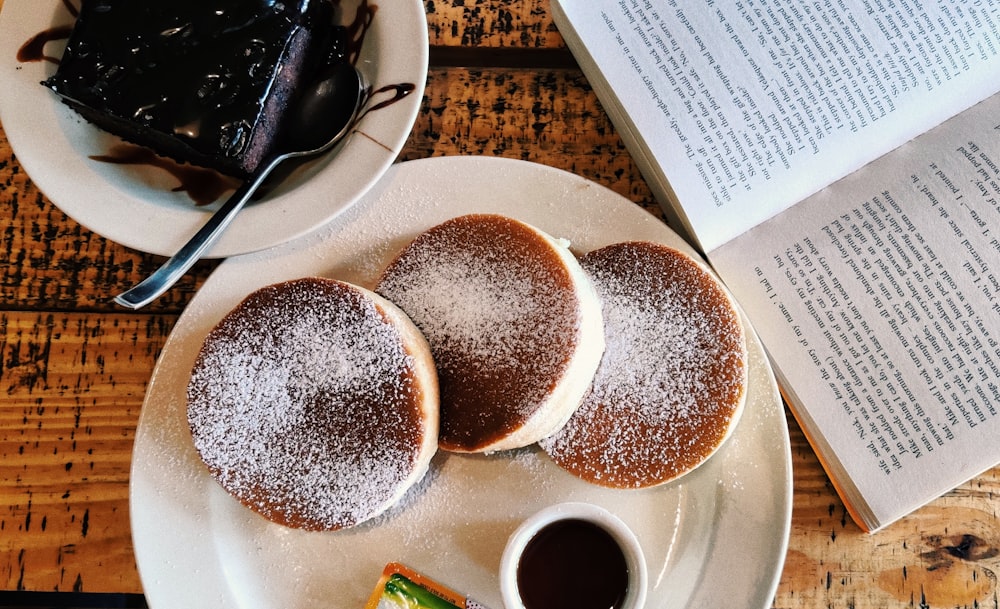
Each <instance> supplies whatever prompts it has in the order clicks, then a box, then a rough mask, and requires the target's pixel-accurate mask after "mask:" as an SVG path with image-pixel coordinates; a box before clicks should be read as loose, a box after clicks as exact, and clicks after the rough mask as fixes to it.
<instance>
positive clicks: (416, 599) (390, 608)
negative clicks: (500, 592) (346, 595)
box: [365, 562, 486, 609]
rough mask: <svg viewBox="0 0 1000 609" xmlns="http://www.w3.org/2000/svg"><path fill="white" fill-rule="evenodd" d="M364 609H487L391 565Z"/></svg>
mask: <svg viewBox="0 0 1000 609" xmlns="http://www.w3.org/2000/svg"><path fill="white" fill-rule="evenodd" d="M365 609H486V607H484V606H483V605H481V604H479V603H477V602H476V601H474V600H472V599H470V598H468V597H466V596H465V595H463V594H460V593H458V592H455V591H454V590H452V589H450V588H448V587H446V586H444V585H442V584H440V583H438V582H436V581H434V580H432V579H430V578H429V577H425V576H424V575H421V574H420V573H417V572H416V571H414V570H412V569H410V568H409V567H407V566H406V565H403V564H400V563H396V562H391V563H389V564H387V565H386V566H385V569H383V571H382V577H381V578H379V580H378V584H377V585H376V586H375V590H374V591H373V592H372V595H371V597H369V599H368V603H367V604H366V605H365Z"/></svg>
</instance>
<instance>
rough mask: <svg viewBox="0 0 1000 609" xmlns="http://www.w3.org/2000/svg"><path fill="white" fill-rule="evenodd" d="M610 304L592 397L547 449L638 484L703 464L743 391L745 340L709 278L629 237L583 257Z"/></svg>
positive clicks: (607, 476)
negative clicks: (629, 239)
mask: <svg viewBox="0 0 1000 609" xmlns="http://www.w3.org/2000/svg"><path fill="white" fill-rule="evenodd" d="M582 264H583V266H584V269H585V270H587V272H588V273H589V274H590V275H591V279H592V280H593V282H594V285H595V287H596V288H597V291H598V293H599V294H600V296H601V300H602V303H603V306H604V323H605V341H606V348H605V352H604V357H603V359H602V360H601V365H600V367H599V368H598V371H597V375H596V376H595V379H594V383H593V386H592V390H591V393H590V394H589V395H588V396H587V398H586V399H585V401H584V403H583V404H582V405H581V406H580V408H579V410H577V412H576V414H574V416H573V417H572V418H571V419H570V421H569V423H568V424H567V425H566V426H565V427H564V428H563V429H562V430H561V431H560V432H558V433H557V434H555V435H554V436H552V437H550V438H548V439H546V440H543V441H542V446H543V448H544V449H545V450H546V451H547V452H548V453H549V454H550V456H552V457H553V459H554V460H555V461H556V462H557V463H559V464H560V465H562V466H563V467H565V468H567V469H568V470H570V471H572V472H574V473H576V474H578V475H580V476H581V477H584V478H585V479H590V480H591V481H593V482H596V483H599V484H603V485H607V486H615V487H629V488H631V487H641V486H649V485H651V484H658V483H661V482H664V481H667V480H670V479H673V478H675V477H677V476H679V475H681V474H683V473H685V472H687V471H689V470H691V469H693V468H694V467H696V466H697V465H698V464H700V463H701V462H702V461H704V459H706V458H707V456H708V455H709V454H710V453H711V452H712V451H713V450H714V449H715V448H716V447H717V446H718V445H719V444H720V443H721V442H722V441H723V440H724V439H725V437H726V436H727V435H728V433H729V431H730V429H731V424H732V423H733V420H734V418H735V417H736V416H737V414H738V412H739V409H740V407H741V406H742V402H743V399H744V395H745V386H746V382H747V370H746V368H747V363H746V351H745V338H744V336H743V331H742V325H741V323H740V321H739V317H738V314H737V312H736V311H735V310H734V309H733V307H732V306H731V304H730V303H729V301H728V299H727V297H726V295H725V294H724V292H722V289H721V288H720V287H718V285H717V284H716V283H715V282H714V280H713V279H712V278H711V276H710V275H709V274H708V273H707V271H705V270H704V269H702V268H701V267H699V266H698V265H696V264H695V263H694V262H693V261H692V260H690V259H689V258H687V257H686V256H684V255H683V254H681V253H679V252H676V251H674V250H671V249H669V248H667V247H665V246H658V245H653V244H647V243H623V244H617V245H613V246H609V247H606V248H602V249H600V250H597V251H595V252H592V253H590V254H587V255H586V256H584V257H583V259H582Z"/></svg>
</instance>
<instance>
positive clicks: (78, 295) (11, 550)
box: [0, 0, 1000, 609]
mask: <svg viewBox="0 0 1000 609" xmlns="http://www.w3.org/2000/svg"><path fill="white" fill-rule="evenodd" d="M15 1H32V0H8V2H15ZM2 4H3V2H2V0H0V6H2ZM425 6H426V9H427V19H428V32H429V35H430V43H431V46H432V49H431V58H432V65H431V70H430V74H429V77H428V83H427V89H426V92H425V96H424V99H423V103H422V107H421V110H420V114H419V117H418V119H417V122H416V125H415V126H414V129H413V132H412V134H411V137H410V138H409V140H408V142H407V143H406V146H405V148H404V150H403V151H402V154H401V155H400V161H403V160H409V159H417V158H423V157H428V156H441V155H456V154H472V155H489V156H502V157H508V158H517V159H524V160H529V161H535V162H539V163H544V164H547V165H551V166H554V167H558V168H561V169H566V170H568V171H572V172H575V173H578V174H580V175H582V176H585V177H587V178H590V179H592V180H594V181H596V182H599V183H601V184H604V185H606V186H608V187H609V188H612V189H613V190H615V191H617V192H619V193H620V194H622V195H624V196H626V197H628V198H629V199H631V200H633V201H635V202H636V204H637V205H641V206H642V207H644V208H645V209H647V210H648V211H649V213H651V214H654V215H657V216H660V212H659V210H658V208H657V206H656V204H655V202H654V201H653V199H652V196H651V195H650V193H649V190H648V188H647V187H646V185H645V183H644V182H643V180H642V177H641V176H640V175H639V173H638V171H637V169H636V167H635V164H634V163H633V162H632V160H631V158H630V156H629V155H628V153H627V151H626V150H625V149H624V147H623V145H622V143H621V140H620V139H619V137H618V135H617V133H616V132H615V129H614V127H613V126H612V125H611V123H610V122H609V121H608V118H607V116H606V115H605V114H604V112H603V110H602V109H601V106H600V104H599V102H598V101H597V99H596V97H595V96H594V94H593V92H592V91H591V89H590V87H589V85H588V83H587V80H586V78H584V76H583V75H582V74H581V73H580V71H579V70H578V69H577V68H576V66H575V64H574V63H573V61H572V57H571V56H569V55H568V53H567V52H566V50H565V48H564V47H563V46H562V40H561V38H560V37H559V34H558V32H557V31H556V29H555V27H554V26H553V24H552V21H551V17H550V15H549V7H548V1H547V0H520V1H518V0H514V1H505V0H445V1H440V0H426V2H425ZM5 61H10V58H5ZM161 261H162V259H161V258H158V257H156V256H151V255H147V254H142V253H139V252H136V251H133V250H129V249H127V248H125V247H123V246H120V245H118V244H116V243H112V242H109V241H107V240H105V239H103V238H102V237H100V236H98V235H95V234H94V233H91V232H89V231H88V230H86V229H84V228H82V227H81V226H79V225H78V224H77V223H75V222H74V221H73V220H71V219H69V218H67V217H66V216H65V214H63V213H62V212H61V211H59V209H58V208H56V207H55V206H53V205H52V203H51V202H50V201H48V200H47V199H46V197H45V196H44V195H43V194H42V193H40V192H39V191H38V189H37V188H36V187H35V185H34V184H33V183H32V181H31V178H30V176H28V175H26V174H25V173H24V171H23V169H22V168H21V166H20V165H19V163H18V161H17V158H16V156H15V155H14V153H13V151H12V150H11V147H10V145H9V143H8V142H7V139H6V136H5V135H4V134H3V131H2V126H0V267H2V282H0V590H35V591H89V592H129V593H140V592H141V591H142V584H141V582H140V579H139V575H138V573H137V571H136V566H135V561H134V558H133V555H132V545H131V536H130V532H129V518H128V480H129V461H130V457H131V450H132V441H133V438H134V434H135V428H136V423H137V420H138V415H139V412H140V410H141V407H142V399H143V394H144V392H145V388H146V384H147V382H148V380H149V377H150V374H151V372H152V370H153V366H154V365H155V361H156V358H157V356H158V355H159V352H160V350H161V348H162V347H163V344H164V341H165V340H166V337H167V336H168V334H169V333H170V331H171V329H172V328H173V325H174V324H175V323H176V320H177V318H178V315H179V314H180V313H181V311H183V309H184V307H185V306H186V304H187V303H188V302H189V301H190V298H191V296H192V295H193V294H194V292H195V291H196V290H197V289H198V287H199V286H200V285H201V284H202V283H203V282H204V281H205V279H206V278H207V277H208V275H209V273H210V272H211V270H212V269H213V268H214V267H215V265H216V264H217V263H216V262H212V261H208V262H202V263H199V264H198V265H197V266H196V267H195V269H194V270H193V271H192V272H191V273H190V274H189V275H188V277H186V278H185V279H184V281H183V282H182V283H181V284H180V285H178V286H177V287H176V288H175V289H174V290H172V291H171V292H169V293H168V294H167V295H166V296H165V297H164V298H162V299H161V300H159V301H157V302H156V303H155V304H154V305H152V306H150V307H149V308H147V309H144V310H143V311H141V312H124V311H122V310H121V309H118V308H116V307H115V306H113V304H112V303H111V302H110V299H109V296H110V295H111V294H114V293H116V292H118V291H120V290H121V289H123V288H125V287H127V286H129V285H131V284H132V283H134V282H135V281H137V280H139V279H140V278H141V277H143V276H144V275H145V274H147V273H148V272H150V271H151V270H152V269H153V268H154V267H155V266H156V265H157V264H158V263H159V262H161ZM789 428H790V430H789V432H790V434H791V443H792V462H793V468H794V485H795V486H794V512H793V516H792V532H791V539H790V542H789V549H788V554H787V559H786V562H785V565H784V570H783V572H782V577H781V583H780V585H779V588H778V591H777V594H776V596H775V599H774V606H775V607H780V608H814V607H837V608H845V609H847V608H866V609H867V608H882V607H933V608H937V607H942V608H943V607H962V608H972V607H997V606H998V605H1000V600H998V599H1000V596H998V582H997V574H998V572H1000V521H998V515H997V507H998V505H1000V502H998V498H997V493H998V492H1000V469H993V470H991V471H988V472H986V473H984V474H983V475H981V476H979V477H977V478H975V479H974V480H971V481H969V482H968V483H966V484H963V485H962V486H960V487H959V488H957V489H955V490H954V491H952V492H950V493H948V494H947V495H946V496H944V497H942V498H940V499H938V500H937V501H935V502H933V503H931V504H930V505H928V506H927V507H925V508H923V509H921V510H919V511H918V512H916V513H914V514H913V515H911V516H910V517H908V518H906V519H904V520H902V521H900V522H898V523H896V524H894V525H892V526H890V527H889V528H887V529H885V530H883V531H880V532H879V533H876V534H874V535H868V534H865V533H863V532H861V531H860V530H859V529H858V528H857V527H856V526H855V525H854V524H853V523H852V522H851V521H850V519H849V517H848V516H847V514H846V512H845V510H844V507H843V504H842V503H841V501H840V500H839V499H838V498H837V496H836V494H835V493H834V491H833V489H832V487H831V485H830V484H829V481H828V480H827V478H826V476H825V474H824V473H823V471H822V469H821V467H820V465H819V463H818V462H817V460H816V457H815V455H814V453H813V452H812V450H811V448H810V447H809V446H808V444H807V443H806V441H805V439H804V438H803V435H802V433H801V431H800V430H799V428H798V426H797V425H796V424H795V422H794V420H792V419H791V418H790V417H789ZM732 551H733V552H739V551H740V548H738V547H734V548H732ZM747 559H748V560H753V557H747Z"/></svg>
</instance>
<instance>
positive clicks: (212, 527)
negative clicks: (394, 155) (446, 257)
mask: <svg viewBox="0 0 1000 609" xmlns="http://www.w3.org/2000/svg"><path fill="white" fill-rule="evenodd" d="M472 212H495V213H502V214H507V215H510V216H513V217H516V218H518V219H521V220H523V221H526V222H529V223H531V224H534V225H535V226H538V227H539V228H541V229H543V230H545V231H547V232H549V233H550V234H552V235H554V236H558V237H565V238H567V239H570V240H571V243H572V247H573V249H574V250H575V251H577V252H586V251H589V250H591V249H594V248H597V247H600V246H603V245H607V244H610V243H614V242H618V241H623V240H627V239H649V240H654V241H660V242H663V243H666V244H668V245H672V246H674V247H678V248H682V249H684V250H686V251H689V252H690V251H691V250H690V249H689V248H688V247H687V246H686V245H685V244H684V243H683V242H682V241H681V239H680V238H679V237H677V236H676V234H675V233H673V232H672V231H671V230H670V229H669V228H667V227H666V225H664V224H663V223H661V222H660V221H658V220H657V219H655V218H654V217H653V216H652V215H650V214H649V213H647V212H646V211H645V210H643V209H642V208H640V207H638V206H637V205H635V204H633V203H631V202H630V201H628V200H626V199H624V198H623V197H621V196H619V195H617V194H615V193H614V192H612V191H610V190H608V189H606V188H604V187H602V186H599V185H597V184H594V183H593V182H589V181H587V180H584V179H582V178H580V177H577V176H574V175H572V174H569V173H566V172H563V171H560V170H556V169H552V168H549V167H545V166H542V165H537V164H532V163H527V162H523V161H514V160H502V159H493V158H482V157H443V158H434V159H426V160H420V161H411V162H408V163H402V164H399V165H395V166H394V167H393V168H391V169H390V170H389V172H388V173H387V174H386V175H385V176H384V178H383V179H382V180H381V181H380V182H379V183H378V184H377V185H376V186H375V187H374V188H373V189H372V190H371V191H370V192H369V193H368V194H367V195H366V196H365V197H363V198H362V199H361V201H359V202H358V204H356V205H355V206H353V207H352V208H351V209H349V210H347V211H346V212H345V213H344V214H342V215H341V216H340V217H339V218H337V219H336V220H335V221H334V222H333V223H331V224H330V225H328V226H325V227H323V228H321V229H319V230H318V231H316V232H315V233H313V234H311V235H310V236H308V237H305V238H303V239H301V240H298V241H296V242H294V243H289V244H286V245H284V246H281V247H280V248H276V249H273V250H269V251H266V252H260V253H257V254H252V255H249V256H241V257H239V258H232V259H230V260H227V261H226V262H224V263H223V264H222V265H220V266H219V267H218V269H217V270H216V271H215V272H214V273H213V275H212V276H211V277H210V278H209V280H208V281H207V282H206V283H205V285H204V287H203V288H202V289H201V291H200V292H199V293H198V294H197V295H196V296H195V298H194V299H193V301H192V302H191V304H190V305H189V306H188V308H187V310H186V311H185V313H184V314H183V316H182V317H181V318H180V320H179V321H178V323H177V325H176V327H175V328H174V330H173V333H172V334H171V336H170V338H169V339H168V341H167V344H166V345H165V346H164V349H163V354H162V356H161V358H160V360H159V362H158V364H157V367H156V371H155V373H154V375H153V378H152V381H151V383H150V385H149V390H148V393H147V396H146V401H145V404H144V406H143V409H142V416H141V418H140V421H139V428H138V431H137V433H136V440H135V452H134V457H133V465H132V477H131V516H132V532H133V539H134V543H135V552H136V559H137V562H138V566H139V571H140V574H141V577H142V582H143V588H144V590H145V593H146V596H147V599H148V601H149V603H150V605H151V606H152V607H154V608H157V609H158V608H161V607H162V608H168V607H185V608H188V609H192V608H195V607H213V608H220V607H282V608H285V609H297V608H303V609H304V608H307V607H308V608H313V607H329V608H331V609H359V608H360V607H362V606H363V605H364V601H365V599H366V598H367V597H368V595H369V594H370V593H371V591H372V590H373V588H374V587H375V584H376V581H377V580H378V578H379V575H380V574H381V572H382V568H383V567H384V566H385V564H386V563H388V562H390V561H399V562H403V563H405V564H407V565H408V566H410V567H411V568H413V569H416V570H417V571H420V572H423V573H424V574H425V575H428V576H430V577H432V578H435V579H438V580H439V581H441V582H442V583H444V584H445V585H448V586H450V587H452V588H454V589H457V590H460V591H463V592H465V593H466V594H469V595H470V596H472V597H473V598H476V599H477V600H479V601H480V602H482V603H484V604H485V605H487V606H488V607H491V608H492V609H502V604H501V601H500V593H499V580H498V571H499V567H500V557H501V555H502V553H503V548H504V544H505V542H506V540H507V537H508V536H509V535H510V534H511V533H512V532H513V531H514V530H515V529H516V528H517V526H518V524H519V523H520V521H521V520H522V519H524V518H526V517H527V516H529V515H531V514H533V513H534V512H536V511H538V510H539V509H540V508H542V507H544V506H547V505H550V504H553V503H558V502H563V501H589V502H593V503H597V504H599V505H602V506H604V507H606V508H608V509H609V510H611V511H612V512H614V513H615V514H617V515H618V516H619V517H620V518H622V519H623V520H624V521H625V522H626V523H627V524H628V525H629V526H631V527H632V529H633V530H634V531H635V532H636V534H637V535H638V537H639V539H640V540H641V543H642V545H643V549H644V551H645V554H646V558H647V560H648V565H649V574H650V581H651V584H650V585H651V587H650V589H649V597H648V601H649V602H648V603H647V607H656V608H666V607H692V608H699V609H700V608H702V607H724V606H725V607H741V608H744V609H748V608H764V607H770V603H771V601H772V599H773V595H774V591H775V588H776V586H777V583H778V577H779V574H780V572H781V567H782V565H783V561H784V556H785V550H786V546H787V541H788V531H789V524H790V518H791V454H790V449H789V442H788V431H787V428H786V424H785V418H784V411H783V409H782V404H781V400H780V398H779V395H778V392H777V388H776V385H775V382H774V380H773V376H772V374H771V371H770V368H769V367H768V364H767V362H766V359H765V357H764V353H763V351H762V349H761V346H760V343H759V342H758V341H757V339H756V338H755V337H752V339H751V341H750V356H751V370H750V391H749V394H748V402H747V406H746V409H745V411H744V413H743V416H742V418H741V420H740V423H739V425H738V427H737V429H736V431H735V432H734V434H733V436H732V437H731V438H730V439H729V441H728V442H727V443H726V444H725V445H724V446H723V447H722V448H721V449H720V451H719V452H717V453H716V454H715V455H714V456H713V457H712V458H711V459H710V460H709V461H708V462H706V463H705V464H704V465H703V466H702V467H700V468H699V469H697V470H695V471H694V472H693V473H691V474H689V475H688V476H686V477H684V478H681V480H679V481H677V482H675V483H672V484H668V485H666V486H663V487H659V488H655V489H650V490H642V491H615V490H609V489H603V488H598V487H595V486H592V485H589V484H587V483H585V482H582V481H580V480H578V479H576V478H574V477H572V476H570V475H569V474H567V473H565V472H564V471H562V470H561V469H559V468H558V467H557V466H555V465H554V464H552V462H551V461H549V460H548V458H547V457H546V456H545V455H544V453H540V452H538V451H537V450H535V449H522V450H519V451H513V452H509V453H503V454H496V455H493V456H468V455H455V454H447V453H440V452H439V453H438V455H437V456H436V457H435V459H434V462H433V464H432V466H431V470H430V472H429V473H428V475H427V476H426V477H425V479H424V480H423V481H422V482H421V483H420V484H419V485H418V486H417V487H416V488H414V489H411V491H410V492H409V493H408V495H407V496H406V497H404V499H403V500H402V502H401V503H400V504H399V505H397V506H396V507H394V508H392V509H391V510H390V511H389V512H387V513H386V514H384V515H382V516H381V517H378V518H377V519H375V520H374V521H372V522H369V523H366V524H363V525H360V526H358V527H357V528H355V529H350V530H344V531H339V532H334V533H306V532H302V531H297V530H291V529H287V528H284V527H281V526H279V525H275V524H272V523H270V522H268V521H266V520H264V519H263V518H261V517H260V516H257V515H255V514H253V513H251V512H250V511H249V510H247V509H244V508H243V507H242V506H241V505H240V504H238V503H237V502H236V501H235V500H233V499H232V498H230V496H229V495H228V494H227V493H226V492H225V491H224V490H222V488H221V487H220V486H219V485H218V484H216V483H215V482H214V480H213V479H212V478H211V477H210V475H209V474H208V472H207V470H206V469H205V468H204V467H203V465H202V463H201V461H200V460H199V458H198V456H197V454H196V452H195V450H194V447H193V445H192V442H191V438H190V434H189V432H188V428H187V422H186V414H185V402H184V393H185V387H186V385H187V381H188V374H189V370H190V369H191V366H192V364H193V362H194V358H195V355H196V354H197V351H198V350H199V348H200V347H201V343H202V340H203V339H204V336H205V335H206V333H207V332H208V331H209V330H210V329H211V328H212V327H213V326H214V325H215V324H216V323H217V322H218V321H219V319H220V318H221V317H222V316H223V315H224V314H225V313H226V312H228V311H229V310H230V309H231V308H232V307H233V306H235V305H236V304H237V303H238V302H239V301H240V300H241V299H242V298H243V297H244V296H245V295H246V294H248V293H250V292H251V291H253V290H254V289H256V288H258V287H261V286H263V285H267V284H270V283H274V282H277V281H282V280H286V279H291V278H296V277H300V276H306V275H321V276H327V277H334V278H339V279H344V280H347V281H351V282H354V283H357V284H360V285H364V286H368V287H370V286H371V285H372V283H373V281H374V279H375V277H376V275H377V274H378V272H379V271H380V270H381V267H382V266H383V265H384V264H385V263H387V261H388V259H389V258H390V257H391V256H393V255H394V254H395V253H396V252H397V251H398V250H399V249H400V248H402V247H403V246H404V245H405V244H406V243H408V242H409V241H410V240H411V239H412V238H413V237H415V236H416V235H417V234H418V233H420V232H421V231H423V230H425V229H427V228H429V227H431V226H433V225H435V224H437V223H439V222H442V221H444V220H446V219H448V218H451V217H454V216H457V215H461V214H465V213H472Z"/></svg>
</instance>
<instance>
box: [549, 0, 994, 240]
mask: <svg viewBox="0 0 1000 609" xmlns="http://www.w3.org/2000/svg"><path fill="white" fill-rule="evenodd" d="M553 10H554V14H555V15H556V19H557V23H558V24H559V26H560V31H561V32H563V34H564V36H565V37H566V39H567V43H568V44H569V45H570V48H571V49H572V50H573V52H574V53H575V54H576V56H577V58H578V59H579V60H580V64H581V67H582V68H583V70H584V72H585V73H586V75H587V77H588V79H589V80H591V82H592V83H594V87H595V89H596V90H597V93H598V96H599V97H600V98H601V101H602V103H603V104H604V106H605V108H606V109H607V111H608V113H609V115H610V116H611V118H612V120H613V121H614V123H615V125H616V127H617V128H618V130H619V131H620V132H621V133H622V137H623V139H624V140H625V141H626V144H628V145H629V149H630V151H631V152H632V154H633V155H634V156H635V158H636V162H637V164H638V165H639V167H640V169H641V170H642V171H643V175H644V177H645V178H646V180H647V182H649V183H650V186H651V188H652V189H653V191H654V194H655V195H656V196H657V197H658V198H660V199H661V203H664V200H663V199H664V198H667V199H670V203H671V204H676V202H677V201H679V202H680V205H681V206H682V207H683V215H685V216H686V218H683V221H684V222H685V223H686V224H687V225H686V226H682V227H679V228H680V229H681V230H682V231H683V232H688V233H689V234H688V235H686V236H688V237H689V238H690V239H692V240H693V241H695V244H696V245H697V246H699V247H700V248H701V249H702V250H703V251H710V250H712V249H714V248H715V247H717V246H718V245H720V244H722V243H724V242H726V241H727V240H729V239H731V238H733V237H735V236H736V235H738V234H740V233H742V232H743V231H745V230H747V229H748V228H750V227H752V226H754V225H756V224H757V223H759V222H761V221H763V220H765V219H767V218H769V217H771V216H773V215H775V214H777V213H778V212H780V211H781V210H783V209H786V208H787V207H789V206H791V205H792V204H794V203H796V202H798V201H799V200H801V199H803V198H805V197H806V196H808V195H809V194H812V193H814V192H816V191H817V190H819V189H820V188H822V187H823V186H826V185H827V184H829V183H831V182H833V181H835V180H836V179H839V178H840V177H843V176H844V175H847V174H848V173H850V172H851V171H854V170H855V169H857V168H859V167H861V166H862V165H864V164H866V163H868V162H869V161H871V160H872V159H875V158H877V157H879V156H881V155H882V154H883V153H885V152H888V151H889V150H892V149H893V148H895V147H897V146H899V145H900V144H902V143H904V142H906V141H908V140H909V139H911V138H912V137H914V136H915V135H917V134H919V133H921V132H923V131H925V130H927V129H929V128H930V127H932V126H934V125H936V124H938V123H940V122H941V121H943V120H944V119H945V118H947V117H949V116H952V115H953V114H955V113H957V112H958V111H960V110H962V109H964V108H966V107H968V106H969V105H972V104H973V103H975V102H977V101H979V100H982V99H984V98H985V97H987V96H989V95H990V94H992V93H994V92H996V91H998V90H1000V61H998V53H1000V39H998V19H1000V15H998V14H997V12H996V9H995V8H993V7H991V6H986V5H981V4H979V3H952V2H950V0H940V1H921V0H864V1H863V2H861V3H850V5H849V6H848V5H845V3H843V2H836V1H831V0H824V1H819V2H810V3H800V2H781V1H778V0H741V1H736V2H720V1H712V0H708V1H706V2H704V3H697V4H696V5H691V4H685V3H682V2H678V1H677V0H658V1H656V2H653V1H651V0H617V1H615V2H611V1H605V2H599V3H596V4H595V3H593V2H590V1H588V0H554V3H553Z"/></svg>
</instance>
